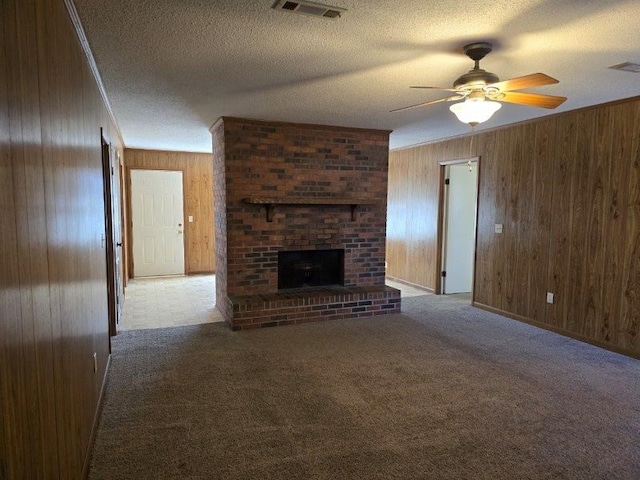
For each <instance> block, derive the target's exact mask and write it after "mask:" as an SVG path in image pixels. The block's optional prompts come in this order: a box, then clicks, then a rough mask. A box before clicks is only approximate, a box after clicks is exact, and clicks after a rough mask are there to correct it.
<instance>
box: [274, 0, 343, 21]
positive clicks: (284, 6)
mask: <svg viewBox="0 0 640 480" xmlns="http://www.w3.org/2000/svg"><path fill="white" fill-rule="evenodd" d="M273 8H275V9H276V10H284V11H287V12H293V13H300V14H303V15H313V16H314V17H324V18H338V17H340V16H341V15H342V13H344V12H346V11H347V10H346V9H344V8H340V7H332V6H330V5H323V4H321V3H315V2H306V1H289V0H278V1H277V2H276V3H275V4H274V5H273Z"/></svg>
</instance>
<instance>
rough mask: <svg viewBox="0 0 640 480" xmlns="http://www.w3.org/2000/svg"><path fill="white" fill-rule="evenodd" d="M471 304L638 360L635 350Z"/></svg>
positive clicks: (475, 303) (638, 354) (509, 313)
mask: <svg viewBox="0 0 640 480" xmlns="http://www.w3.org/2000/svg"><path fill="white" fill-rule="evenodd" d="M471 305H472V306H474V307H477V308H479V309H481V310H486V311H487V312H491V313H496V314H498V315H502V316H503V317H507V318H511V319H512V320H517V321H519V322H522V323H526V324H529V325H532V326H534V327H538V328H542V329H543V330H548V331H550V332H553V333H557V334H558V335H562V336H564V337H569V338H573V339H574V340H578V341H580V342H584V343H588V344H590V345H593V346H595V347H599V348H603V349H605V350H609V351H611V352H615V353H619V354H621V355H625V356H627V357H631V358H635V359H637V360H640V352H635V351H633V350H628V349H626V348H621V347H618V346H616V345H611V344H609V343H606V342H602V341H600V340H594V339H593V338H589V337H587V336H586V335H581V334H579V333H573V332H570V331H568V330H564V329H562V328H558V327H556V326H554V325H548V324H546V323H541V322H537V321H535V320H532V319H531V318H528V317H524V316H522V315H518V314H515V313H511V312H507V311H505V310H501V309H499V308H495V307H491V306H489V305H485V304H484V303H480V302H471Z"/></svg>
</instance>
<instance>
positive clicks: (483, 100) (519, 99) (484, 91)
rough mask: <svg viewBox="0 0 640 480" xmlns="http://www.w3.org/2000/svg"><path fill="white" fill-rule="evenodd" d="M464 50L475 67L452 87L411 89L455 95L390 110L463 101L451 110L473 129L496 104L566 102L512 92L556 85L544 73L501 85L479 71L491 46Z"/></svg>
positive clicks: (544, 105)
mask: <svg viewBox="0 0 640 480" xmlns="http://www.w3.org/2000/svg"><path fill="white" fill-rule="evenodd" d="M463 50H464V53H465V55H467V56H468V57H469V58H470V59H471V60H473V61H474V62H475V65H474V67H473V69H472V70H469V71H468V72H467V73H465V74H464V75H461V76H460V77H458V78H457V79H456V81H455V82H453V88H440V87H425V86H412V87H411V88H427V89H432V90H444V91H447V92H455V95H452V96H449V97H446V98H441V99H439V100H432V101H429V102H423V103H418V104H416V105H409V106H408V107H402V108H396V109H395V110H391V111H392V112H401V111H403V110H408V109H410V108H416V107H424V106H426V105H431V104H434V103H440V102H454V101H456V100H464V101H463V102H460V103H456V104H453V105H451V107H450V110H451V111H452V112H453V113H454V114H455V115H456V116H457V117H458V119H459V120H460V121H461V122H463V123H468V124H470V125H471V126H472V127H474V126H475V125H477V124H478V123H481V122H485V121H487V120H489V118H491V116H492V115H493V114H494V113H495V112H496V111H497V110H498V109H500V107H501V105H500V103H498V102H509V103H517V104H519V105H527V106H531V107H541V108H556V107H558V106H559V105H561V104H562V103H563V102H564V101H565V100H566V99H567V98H566V97H557V96H554V95H541V94H538V93H526V92H517V91H515V90H522V89H524V88H531V87H539V86H542V85H551V84H554V83H558V80H556V79H555V78H551V77H550V76H548V75H545V74H544V73H532V74H531V75H525V76H523V77H516V78H512V79H510V80H504V81H502V82H501V81H500V79H499V78H498V76H497V75H495V74H493V73H491V72H487V71H486V70H483V69H481V68H480V60H482V59H483V58H484V57H485V55H487V54H488V53H489V52H491V50H492V45H491V44H490V43H487V42H478V43H471V44H469V45H465V47H464V49H463Z"/></svg>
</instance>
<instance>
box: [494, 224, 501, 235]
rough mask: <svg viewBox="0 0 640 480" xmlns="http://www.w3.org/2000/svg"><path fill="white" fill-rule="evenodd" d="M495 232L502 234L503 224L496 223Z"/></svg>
mask: <svg viewBox="0 0 640 480" xmlns="http://www.w3.org/2000/svg"><path fill="white" fill-rule="evenodd" d="M495 232H496V233H502V224H501V223H496V225H495Z"/></svg>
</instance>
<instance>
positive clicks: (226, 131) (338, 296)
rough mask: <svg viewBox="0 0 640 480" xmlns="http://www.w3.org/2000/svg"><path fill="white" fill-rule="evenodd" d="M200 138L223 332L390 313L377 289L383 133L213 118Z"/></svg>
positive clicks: (393, 300)
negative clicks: (205, 145)
mask: <svg viewBox="0 0 640 480" xmlns="http://www.w3.org/2000/svg"><path fill="white" fill-rule="evenodd" d="M211 132H212V135H213V153H214V176H215V188H214V189H215V192H214V193H215V234H216V256H217V258H216V265H217V272H216V296H217V307H218V309H219V310H220V311H221V312H222V315H223V316H224V318H225V320H226V321H227V323H228V324H229V325H230V326H231V328H233V329H234V330H240V329H248V328H259V327H265V326H275V325H289V324H296V323H304V322H314V321H320V320H328V319H336V318H354V317H362V316H373V315H380V314H385V313H398V312H399V311H400V292H399V291H398V290H396V289H394V288H390V287H387V286H385V284H384V281H385V268H384V265H385V236H386V212H387V204H386V198H387V166H388V164H387V161H388V138H389V132H388V131H382V130H365V129H355V128H343V127H333V126H318V125H303V124H290V123H280V122H265V121H258V120H247V119H240V118H230V117H222V118H220V119H219V120H218V121H217V122H216V123H215V125H214V126H213V127H212V129H211ZM325 252H334V253H325ZM287 258H288V259H289V260H288V262H289V263H288V264H286V262H287V260H286V259H287ZM322 258H325V260H322ZM323 262H328V263H327V265H329V266H324V267H323V265H324V263H323ZM283 264H284V265H285V266H283ZM331 265H333V266H331ZM322 268H325V269H328V271H323V270H322ZM283 277H284V278H283Z"/></svg>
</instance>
